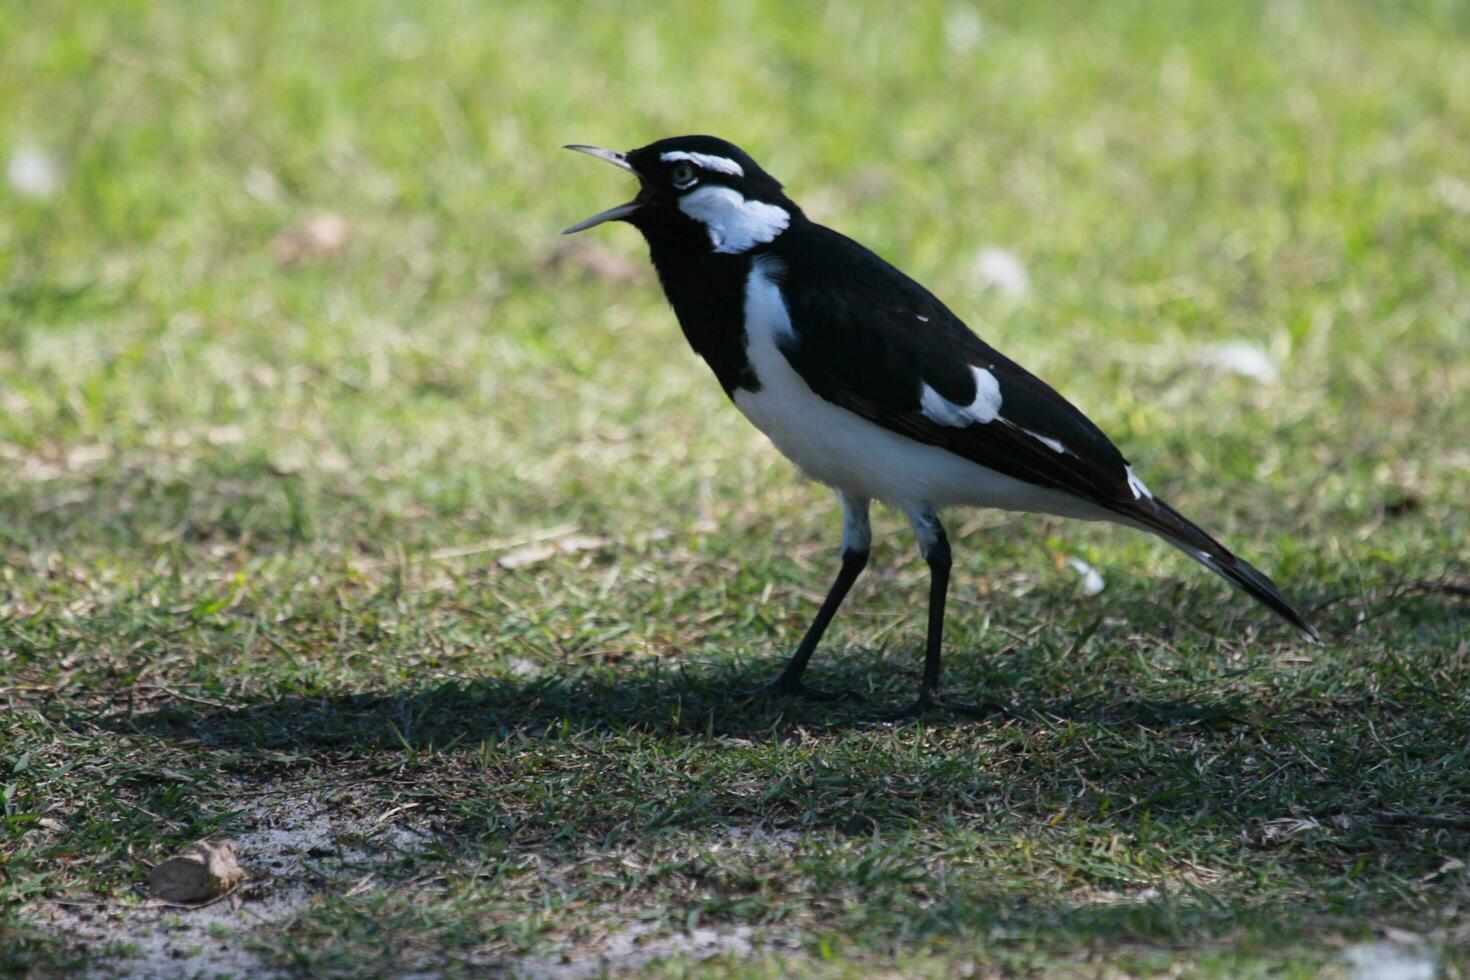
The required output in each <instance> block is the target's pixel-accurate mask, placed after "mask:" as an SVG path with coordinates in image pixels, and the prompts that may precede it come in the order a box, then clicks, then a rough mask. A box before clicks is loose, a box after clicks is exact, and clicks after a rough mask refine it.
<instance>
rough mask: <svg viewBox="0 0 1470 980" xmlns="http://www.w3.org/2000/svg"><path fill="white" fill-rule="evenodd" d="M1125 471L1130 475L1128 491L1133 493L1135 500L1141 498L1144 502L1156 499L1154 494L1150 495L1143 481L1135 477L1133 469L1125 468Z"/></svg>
mask: <svg viewBox="0 0 1470 980" xmlns="http://www.w3.org/2000/svg"><path fill="white" fill-rule="evenodd" d="M1123 470H1124V472H1126V473H1127V474H1128V489H1129V490H1132V491H1133V499H1134V500H1138V499H1140V498H1142V499H1144V500H1152V499H1154V495H1153V494H1152V493H1149V489H1148V487H1146V486H1144V485H1143V481H1142V480H1140V479H1139V478H1138V477H1136V476H1134V475H1133V467H1131V466H1125V467H1123Z"/></svg>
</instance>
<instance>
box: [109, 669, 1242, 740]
mask: <svg viewBox="0 0 1470 980" xmlns="http://www.w3.org/2000/svg"><path fill="white" fill-rule="evenodd" d="M779 668H780V664H779V662H778V661H775V660H772V661H771V662H770V663H761V664H747V665H743V666H740V667H733V668H722V669H720V670H718V671H715V672H713V673H711V672H707V671H706V672H704V676H699V677H695V676H691V675H689V674H687V673H685V672H682V671H668V670H665V669H653V670H648V669H639V670H631V671H629V670H617V671H608V670H591V671H578V672H576V673H574V674H571V675H570V676H561V675H556V674H551V673H548V674H543V675H540V676H536V677H529V678H524V677H485V678H478V679H472V680H455V681H449V682H445V683H442V684H439V685H436V686H433V687H427V688H421V689H412V690H406V691H396V692H383V693H357V694H333V695H322V696H306V695H288V696H284V697H280V698H275V699H269V700H262V701H260V702H258V703H255V704H251V705H246V706H241V707H234V706H231V707H215V708H211V707H209V706H201V705H198V704H191V703H187V702H183V701H180V702H177V703H175V704H172V705H170V706H167V707H164V708H161V709H158V710H154V711H150V712H145V713H141V714H136V715H132V716H130V717H128V718H127V719H126V720H124V719H122V718H114V719H113V720H112V721H110V722H108V724H110V725H112V726H115V727H126V728H129V729H132V730H141V731H144V732H147V733H150V734H154V735H159V736H163V737H181V738H187V739H189V740H191V741H198V742H199V743H201V744H203V745H206V746H210V747H215V748H221V749H224V748H248V749H274V750H286V751H314V750H329V751H330V750H348V751H353V752H364V751H381V750H401V749H413V750H439V749H444V748H445V747H447V746H454V745H461V744H475V743H478V742H481V741H484V740H486V739H503V738H505V737H507V736H508V735H511V734H517V733H518V734H525V735H529V736H532V737H535V736H539V735H542V734H544V733H546V732H548V731H551V730H553V729H560V730H566V729H570V730H575V731H578V732H588V731H605V732H626V731H639V732H643V733H646V734H652V735H678V734H681V733H703V734H708V735H715V734H718V735H724V736H736V737H740V738H742V739H745V740H748V741H761V740H766V739H780V738H782V737H784V735H783V733H785V732H789V731H790V730H792V729H795V728H804V729H807V730H814V731H824V732H828V733H835V732H840V731H843V730H864V729H886V728H895V727H899V726H902V725H907V724H922V725H924V726H927V727H930V728H949V727H954V726H975V725H985V724H997V723H1005V722H1008V721H1010V722H1016V723H1021V724H1039V725H1051V724H1058V723H1084V724H1093V725H1103V726H1115V727H1120V728H1141V729H1151V730H1165V729H1177V728H1181V727H1189V728H1191V729H1194V730H1197V731H1212V730H1222V729H1226V728H1231V727H1235V726H1239V725H1245V724H1248V721H1247V720H1246V719H1247V716H1248V714H1249V706H1248V705H1247V704H1246V703H1244V702H1243V701H1242V700H1241V699H1240V698H1239V697H1236V696H1234V695H1229V694H1226V695H1221V696H1219V697H1216V698H1197V699H1188V700H1181V699H1167V698H1163V699H1150V698H1139V697H1121V698H1112V699H1085V698H1070V697H1046V696H1042V695H1041V694H1040V693H1039V692H1030V693H1029V694H1028V692H1019V693H1018V694H1017V695H1016V696H1013V697H1010V698H1008V699H1007V700H1006V701H1005V702H1002V703H998V709H999V710H996V711H992V712H989V713H985V714H981V715H979V716H975V715H970V714H965V713H962V712H954V711H946V710H943V709H937V710H935V711H932V712H930V713H926V714H925V715H923V716H922V717H919V718H908V717H895V715H896V714H899V713H900V712H899V710H898V709H901V708H902V706H903V705H904V704H905V703H907V702H905V701H904V700H903V699H904V697H905V694H904V693H903V692H904V690H905V689H904V687H903V686H902V685H901V684H900V685H894V686H893V687H892V688H891V689H889V690H888V691H886V692H883V691H880V692H878V693H877V694H876V695H874V694H873V693H872V692H871V691H869V692H868V693H867V694H858V693H856V691H857V689H858V688H860V687H862V680H863V668H862V666H861V665H860V666H853V667H848V668H846V669H836V670H834V669H832V668H828V669H827V670H826V671H824V672H823V674H824V679H826V680H828V681H832V680H834V679H835V680H836V681H837V682H838V683H837V684H836V685H835V686H836V688H837V689H838V690H839V691H843V692H845V693H844V694H843V696H842V697H840V698H838V699H837V700H836V701H833V702H825V701H815V700H809V699H806V698H801V697H790V696H782V695H776V694H771V693H767V692H765V691H763V690H761V689H762V687H763V686H764V685H765V684H766V683H767V682H769V681H770V680H772V679H773V677H774V675H775V673H776V672H777V671H778V670H779ZM834 675H835V676H834ZM901 680H903V681H904V682H907V680H908V678H902V679H901ZM914 686H915V688H917V685H914Z"/></svg>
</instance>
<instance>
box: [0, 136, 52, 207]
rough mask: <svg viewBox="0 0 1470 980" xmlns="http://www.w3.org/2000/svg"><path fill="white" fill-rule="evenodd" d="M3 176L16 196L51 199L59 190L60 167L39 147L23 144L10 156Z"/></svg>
mask: <svg viewBox="0 0 1470 980" xmlns="http://www.w3.org/2000/svg"><path fill="white" fill-rule="evenodd" d="M5 175H6V177H8V178H9V179H10V186H11V187H13V188H14V189H15V191H16V193H17V194H22V195H24V196H26V197H36V198H42V197H51V196H52V195H54V194H55V193H56V192H57V191H59V190H61V167H60V166H59V165H58V164H57V163H56V160H55V158H53V157H52V156H51V154H49V153H47V152H46V151H45V150H43V149H41V148H40V147H39V146H35V145H33V144H29V143H23V144H21V145H20V146H17V147H16V148H15V150H14V151H13V152H12V153H11V154H10V164H9V166H8V167H6V170H5Z"/></svg>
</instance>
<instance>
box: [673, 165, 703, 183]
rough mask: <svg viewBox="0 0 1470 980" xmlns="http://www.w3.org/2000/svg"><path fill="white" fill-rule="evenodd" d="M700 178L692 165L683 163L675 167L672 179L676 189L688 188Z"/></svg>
mask: <svg viewBox="0 0 1470 980" xmlns="http://www.w3.org/2000/svg"><path fill="white" fill-rule="evenodd" d="M698 176H699V174H698V172H697V171H696V170H695V169H694V165H693V164H692V163H681V164H679V165H678V166H676V167H674V172H673V174H672V177H673V178H674V186H675V187H681V188H682V187H688V186H689V185H690V184H692V183H694V181H695V179H696V178H697V177H698Z"/></svg>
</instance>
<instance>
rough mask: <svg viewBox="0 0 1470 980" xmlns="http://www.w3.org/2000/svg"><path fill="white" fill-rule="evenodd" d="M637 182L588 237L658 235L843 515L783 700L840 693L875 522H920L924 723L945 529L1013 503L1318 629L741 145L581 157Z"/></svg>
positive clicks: (1034, 381) (684, 323)
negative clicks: (947, 515)
mask: <svg viewBox="0 0 1470 980" xmlns="http://www.w3.org/2000/svg"><path fill="white" fill-rule="evenodd" d="M567 149H569V150H576V151H578V152H580V153H586V154H590V155H591V156H595V157H598V158H599V159H602V160H606V161H607V162H608V163H611V164H613V165H614V166H617V167H621V168H622V169H623V170H626V171H628V172H629V173H631V174H633V175H634V176H635V177H637V178H638V181H639V184H640V188H639V191H638V194H637V196H636V197H634V198H633V200H631V201H629V202H627V203H626V204H619V205H618V206H617V207H614V208H609V209H608V210H606V211H603V212H601V213H600V214H596V215H593V216H592V217H590V218H588V219H587V220H585V221H581V222H578V223H577V224H575V225H573V226H572V227H570V228H568V229H567V230H566V232H565V233H566V234H572V233H574V232H579V231H584V230H586V229H588V228H591V227H594V226H595V225H600V224H602V223H603V222H607V221H626V222H628V223H629V224H631V225H633V226H634V227H635V228H637V229H638V230H639V231H641V232H642V233H643V237H644V238H645V239H646V240H647V242H648V248H649V253H650V257H651V258H652V260H653V265H654V268H655V269H656V270H657V271H658V278H659V282H660V283H662V285H663V289H664V294H665V295H666V296H667V297H668V301H669V303H670V305H672V306H673V308H674V314H675V315H676V316H677V317H678V320H679V326H680V327H681V328H683V331H684V336H685V337H686V338H687V339H688V341H689V343H690V345H691V346H692V347H693V348H694V350H695V351H696V352H697V353H698V354H699V355H700V356H701V357H703V358H704V359H705V361H707V362H708V363H709V366H710V367H711V368H712V369H713V370H714V373H715V377H716V378H717V379H718V380H719V382H720V385H721V386H722V387H723V388H724V389H725V394H726V395H728V396H729V397H730V398H731V400H732V401H734V403H735V407H736V408H738V409H739V410H740V411H741V412H742V413H743V414H744V415H745V417H746V418H748V419H750V421H751V422H753V423H754V424H755V426H756V427H757V428H758V429H760V430H761V431H762V432H764V433H765V434H766V435H767V436H768V437H769V438H770V440H771V442H773V443H775V445H776V448H777V449H779V450H780V451H781V452H782V453H783V454H785V455H786V456H787V457H788V458H789V459H791V460H792V461H793V462H794V463H796V465H797V466H798V467H800V468H801V469H802V470H803V471H804V472H805V473H806V474H807V475H809V476H811V477H812V478H814V479H816V480H819V481H821V482H822V483H825V484H827V485H829V486H830V487H832V488H833V489H834V490H835V491H836V492H837V496H838V498H839V499H840V500H841V502H842V509H843V533H842V567H841V570H840V571H839V572H838V573H837V578H836V581H834V582H833V583H832V587H831V590H830V591H829V592H828V594H827V598H826V600H825V601H824V602H823V603H822V606H821V609H820V610H819V611H818V612H817V615H816V618H815V620H814V621H813V622H812V624H811V627H810V628H809V629H808V630H807V632H806V635H805V636H804V637H803V639H802V641H801V645H800V646H799V647H798V648H797V651H796V654H795V655H794V656H793V657H792V659H791V661H790V662H789V663H788V665H787V666H786V668H785V670H784V671H783V672H782V673H781V675H780V676H779V677H778V678H777V679H776V681H775V682H774V683H773V684H772V685H771V689H772V690H774V691H777V692H782V693H789V694H801V695H806V696H811V697H823V696H825V695H822V694H821V693H820V692H817V691H814V690H811V689H809V688H807V687H806V685H804V684H803V683H802V674H803V672H804V671H805V670H806V666H807V661H808V660H809V659H810V658H811V655H812V652H813V650H815V648H816V646H817V643H818V642H819V641H820V640H821V638H822V633H823V631H824V630H825V629H826V628H827V624H828V623H829V622H831V620H832V617H833V615H834V614H835V613H836V612H837V608H838V606H839V605H841V603H842V600H843V598H844V597H845V596H846V595H847V592H848V590H849V589H850V588H851V587H852V584H853V582H854V581H855V580H856V579H857V577H858V575H859V574H860V573H861V572H862V570H863V567H864V566H865V565H866V564H867V561H868V550H869V546H870V544H871V541H872V532H871V529H870V526H869V523H868V508H869V504H870V502H871V501H874V500H877V501H881V502H883V503H886V504H890V505H892V506H894V507H897V508H899V509H900V510H902V511H903V512H904V514H905V515H907V517H908V519H909V521H910V523H911V524H912V525H913V528H914V532H915V533H916V534H917V536H918V540H919V548H920V550H921V552H922V553H923V556H924V560H925V561H926V562H927V563H928V565H929V570H930V588H929V623H928V627H929V628H928V642H927V649H926V652H925V659H924V680H923V686H922V688H921V689H920V692H919V700H918V702H917V703H916V705H915V706H914V709H913V711H914V712H921V711H924V710H926V709H929V708H932V707H936V706H943V707H955V708H961V707H963V706H961V705H959V704H957V703H954V702H948V701H945V700H943V699H941V697H940V693H939V664H940V647H941V639H942V635H943V629H944V601H945V595H946V592H947V589H948V584H949V572H950V548H949V542H948V540H947V539H946V537H945V533H944V527H943V525H942V524H940V521H939V513H940V512H941V511H942V510H944V509H945V508H949V507H956V506H968V507H996V508H1001V509H1004V510H1012V511H1028V512H1035V513H1042V514H1055V515H1060V516H1062V517H1075V518H1080V519H1083V520H1105V521H1113V522H1114V523H1118V524H1123V525H1126V526H1128V527H1132V528H1137V529H1139V530H1143V531H1148V532H1151V533H1153V534H1156V535H1158V536H1159V537H1161V538H1163V539H1164V540H1165V541H1167V542H1168V543H1169V544H1171V545H1173V546H1174V547H1176V548H1178V549H1179V550H1180V551H1183V552H1184V553H1185V554H1186V555H1188V556H1189V557H1191V558H1193V559H1194V560H1195V561H1197V562H1199V563H1200V564H1202V565H1204V566H1205V567H1206V568H1208V569H1210V571H1212V572H1215V573H1216V574H1218V575H1220V576H1222V577H1223V578H1225V579H1226V580H1227V581H1229V582H1230V583H1232V584H1233V585H1236V586H1238V587H1239V588H1240V589H1242V590H1243V591H1245V592H1246V593H1247V594H1249V595H1251V596H1252V597H1254V598H1255V599H1257V600H1258V601H1260V602H1261V603H1263V604H1264V605H1265V606H1267V607H1268V608H1270V609H1271V610H1272V611H1273V612H1275V613H1276V614H1277V615H1279V616H1280V617H1281V618H1282V619H1284V620H1286V621H1287V622H1288V623H1290V624H1291V625H1292V626H1294V627H1296V629H1297V630H1298V631H1299V632H1300V633H1301V634H1302V635H1303V636H1304V637H1305V638H1307V639H1309V640H1313V641H1315V640H1316V632H1315V631H1314V630H1313V629H1312V627H1311V626H1310V625H1308V624H1307V622H1306V621H1305V620H1304V619H1303V618H1302V617H1301V615H1300V614H1299V613H1298V612H1297V611H1296V609H1295V608H1293V607H1292V605H1291V603H1290V602H1288V601H1287V599H1286V597H1285V596H1283V595H1282V594H1281V592H1280V590H1279V589H1277V587H1276V586H1275V584H1274V583H1272V581H1271V580H1270V579H1269V578H1267V577H1266V576H1265V575H1264V574H1262V573H1261V572H1260V571H1258V570H1257V569H1255V568H1253V567H1251V566H1250V565H1249V564H1247V563H1246V562H1244V561H1242V560H1241V559H1240V558H1237V557H1236V556H1235V555H1233V554H1231V553H1230V551H1229V550H1227V549H1226V548H1225V547H1224V546H1223V545H1222V544H1220V543H1219V542H1218V541H1216V540H1215V539H1214V538H1212V537H1211V536H1210V535H1209V534H1207V533H1205V532H1204V531H1202V530H1201V529H1200V528H1198V527H1196V526H1195V525H1194V524H1193V523H1191V522H1190V521H1188V520H1187V519H1185V518H1184V517H1183V516H1182V515H1180V514H1179V512H1177V511H1175V510H1174V509H1173V508H1171V507H1170V506H1169V505H1168V504H1166V503H1164V502H1163V501H1162V500H1160V499H1159V498H1158V497H1156V496H1154V495H1153V494H1152V493H1150V492H1149V489H1148V487H1147V486H1145V485H1144V482H1143V480H1141V479H1139V477H1138V476H1137V475H1136V474H1135V473H1134V472H1133V467H1131V466H1130V465H1129V464H1128V461H1127V460H1126V459H1124V458H1123V456H1122V454H1121V453H1119V452H1118V450H1117V448H1116V447H1114V446H1113V444H1112V443H1111V442H1110V441H1108V438H1107V436H1105V435H1103V433H1102V432H1101V431H1100V430H1099V429H1098V427H1097V426H1096V425H1094V424H1093V423H1092V422H1091V420H1089V419H1088V418H1087V416H1085V415H1083V414H1082V413H1081V412H1080V411H1078V410H1077V409H1076V408H1075V407H1073V405H1072V404H1071V403H1070V402H1068V401H1067V400H1066V399H1065V398H1063V397H1062V396H1061V395H1059V394H1057V392H1056V391H1055V390H1053V389H1052V388H1051V387H1050V386H1049V385H1047V384H1046V383H1045V382H1044V381H1041V380H1040V379H1039V378H1037V377H1035V376H1034V375H1032V374H1030V373H1029V372H1027V371H1026V369H1025V368H1022V367H1021V366H1020V365H1018V364H1016V363H1015V362H1014V361H1012V360H1010V359H1009V358H1008V357H1006V356H1005V355H1004V354H1002V353H1000V352H999V351H997V350H995V349H994V348H993V347H991V346H990V345H988V344H986V343H985V342H984V341H983V340H981V339H980V338H979V337H977V336H976V335H975V334H974V333H973V332H971V331H970V329H969V328H968V327H966V326H965V324H964V323H963V322H961V320H960V318H959V317H957V316H955V315H954V313H952V312H950V310H949V308H948V307H946V306H945V305H944V304H943V303H941V302H940V301H939V300H938V299H936V298H935V297H934V295H933V294H932V293H930V292H929V291H928V290H927V289H925V288H924V287H923V286H921V285H919V284H918V283H917V282H915V281H914V280H912V279H910V278H909V277H908V276H906V275H904V274H903V273H902V272H900V271H899V270H897V269H895V268H894V267H893V266H891V265H889V264H888V263H887V262H885V261H884V260H883V259H881V258H879V257H878V256H877V255H875V254H873V253H872V252H870V251H868V249H866V248H864V247H863V246H862V245H859V244H858V243H857V242H855V241H853V240H852V239H850V238H847V237H845V236H843V235H841V234H838V233H837V232H835V231H832V230H831V229H829V228H825V227H823V226H821V225H819V224H817V223H815V222H813V221H810V220H808V218H807V217H806V215H804V214H803V213H802V211H801V208H799V207H798V206H797V205H796V203H795V202H794V201H792V200H791V199H790V198H789V197H787V196H786V194H785V193H783V191H782V189H781V184H780V183H779V182H778V181H777V180H776V179H775V178H773V177H772V176H771V175H770V174H768V173H766V172H765V171H764V170H762V169H761V168H760V166H759V165H758V164H757V163H756V162H755V161H754V160H752V159H751V158H750V156H749V155H748V154H746V153H745V152H743V151H742V150H741V149H740V148H739V147H737V146H735V145H733V144H731V143H728V142H726V141H725V140H722V139H717V138H715V137H713V136H677V137H673V138H670V139H664V140H659V141H658V142H656V143H650V144H649V145H647V146H645V147H642V148H640V149H636V150H630V151H628V152H620V151H616V150H605V149H599V148H597V147H592V146H580V145H574V146H568V147H567Z"/></svg>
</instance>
